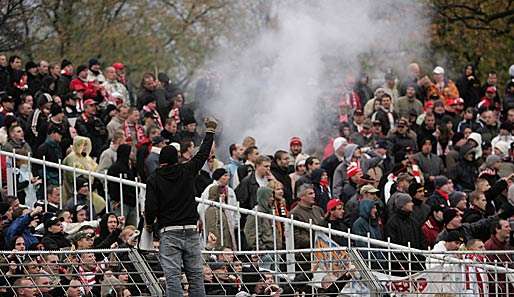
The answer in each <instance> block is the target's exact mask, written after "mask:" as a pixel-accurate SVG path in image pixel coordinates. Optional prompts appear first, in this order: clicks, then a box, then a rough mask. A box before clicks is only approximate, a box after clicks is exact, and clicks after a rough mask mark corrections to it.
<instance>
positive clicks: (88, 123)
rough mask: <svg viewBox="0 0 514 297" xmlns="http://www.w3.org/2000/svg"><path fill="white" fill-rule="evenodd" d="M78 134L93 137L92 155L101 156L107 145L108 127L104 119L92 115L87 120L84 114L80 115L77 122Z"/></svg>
mask: <svg viewBox="0 0 514 297" xmlns="http://www.w3.org/2000/svg"><path fill="white" fill-rule="evenodd" d="M75 129H76V130H77V134H78V135H80V136H85V137H88V138H89V139H91V144H92V150H91V157H96V158H99V157H100V154H101V153H102V151H103V150H104V149H105V147H106V146H107V136H108V133H107V127H105V124H104V123H103V122H102V120H101V119H100V118H98V117H96V116H90V117H89V118H88V119H87V120H86V119H85V117H84V115H82V116H80V117H79V118H78V119H77V121H76V122H75Z"/></svg>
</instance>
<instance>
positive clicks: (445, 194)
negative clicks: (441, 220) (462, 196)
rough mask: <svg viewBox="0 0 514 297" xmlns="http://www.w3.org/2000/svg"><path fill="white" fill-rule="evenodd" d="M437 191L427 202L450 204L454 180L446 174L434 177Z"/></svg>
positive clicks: (447, 205)
mask: <svg viewBox="0 0 514 297" xmlns="http://www.w3.org/2000/svg"><path fill="white" fill-rule="evenodd" d="M434 187H435V191H434V193H433V194H432V196H430V197H429V198H428V200H427V204H428V205H430V206H431V207H433V206H434V205H444V206H445V207H449V206H450V202H449V195H450V193H452V192H453V182H452V181H451V180H449V179H448V178H447V177H446V176H444V175H438V176H436V177H435V178H434Z"/></svg>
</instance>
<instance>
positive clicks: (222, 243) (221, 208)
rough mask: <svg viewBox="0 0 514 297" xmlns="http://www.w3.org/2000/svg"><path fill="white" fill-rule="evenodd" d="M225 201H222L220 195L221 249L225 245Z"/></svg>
mask: <svg viewBox="0 0 514 297" xmlns="http://www.w3.org/2000/svg"><path fill="white" fill-rule="evenodd" d="M222 201H223V200H221V195H220V231H221V247H223V246H224V245H225V238H224V237H225V236H224V235H225V234H223V233H224V232H223V231H224V228H223V202H222Z"/></svg>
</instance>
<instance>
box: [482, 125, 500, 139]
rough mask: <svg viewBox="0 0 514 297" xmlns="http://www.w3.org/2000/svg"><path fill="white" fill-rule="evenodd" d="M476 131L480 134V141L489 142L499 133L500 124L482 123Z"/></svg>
mask: <svg viewBox="0 0 514 297" xmlns="http://www.w3.org/2000/svg"><path fill="white" fill-rule="evenodd" d="M478 133H480V134H481V135H482V141H489V142H490V141H491V140H493V138H495V137H496V136H497V135H498V134H500V126H499V125H498V124H494V125H484V126H483V127H482V128H480V129H479V130H478Z"/></svg>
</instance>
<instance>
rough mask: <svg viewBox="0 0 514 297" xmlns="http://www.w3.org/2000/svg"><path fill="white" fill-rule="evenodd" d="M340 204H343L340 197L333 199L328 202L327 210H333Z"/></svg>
mask: <svg viewBox="0 0 514 297" xmlns="http://www.w3.org/2000/svg"><path fill="white" fill-rule="evenodd" d="M339 205H343V202H341V200H339V199H331V200H329V201H328V203H327V211H332V210H334V209H335V208H336V207H337V206H339Z"/></svg>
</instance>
